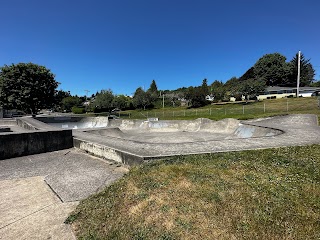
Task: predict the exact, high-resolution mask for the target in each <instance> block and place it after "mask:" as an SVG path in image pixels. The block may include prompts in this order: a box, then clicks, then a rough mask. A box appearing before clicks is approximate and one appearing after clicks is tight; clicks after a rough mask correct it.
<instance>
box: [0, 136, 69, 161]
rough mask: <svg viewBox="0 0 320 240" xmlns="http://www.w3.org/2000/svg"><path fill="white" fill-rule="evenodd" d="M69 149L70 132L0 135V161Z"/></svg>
mask: <svg viewBox="0 0 320 240" xmlns="http://www.w3.org/2000/svg"><path fill="white" fill-rule="evenodd" d="M71 147H73V142H72V131H71V130H56V131H35V132H25V133H3V134H2V135H0V160H3V159H8V158H13V157H20V156H26V155H31V154H37V153H44V152H52V151H57V150H62V149H67V148H71Z"/></svg>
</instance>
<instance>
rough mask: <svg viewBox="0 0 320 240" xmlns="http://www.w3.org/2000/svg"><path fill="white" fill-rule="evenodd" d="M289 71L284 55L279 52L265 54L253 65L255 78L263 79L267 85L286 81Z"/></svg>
mask: <svg viewBox="0 0 320 240" xmlns="http://www.w3.org/2000/svg"><path fill="white" fill-rule="evenodd" d="M289 73H290V67H289V64H288V63H287V62H286V57H285V56H283V55H281V54H280V53H273V54H266V55H264V56H262V57H261V58H260V59H259V60H258V61H257V62H256V64H255V65H254V74H255V79H258V80H264V81H265V83H266V85H267V86H277V85H281V84H282V83H283V82H287V79H288V76H289Z"/></svg>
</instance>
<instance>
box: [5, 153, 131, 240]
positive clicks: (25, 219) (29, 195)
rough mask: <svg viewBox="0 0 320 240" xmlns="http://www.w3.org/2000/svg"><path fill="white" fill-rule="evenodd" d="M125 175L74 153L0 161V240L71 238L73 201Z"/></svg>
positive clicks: (120, 169) (89, 156) (105, 164)
mask: <svg viewBox="0 0 320 240" xmlns="http://www.w3.org/2000/svg"><path fill="white" fill-rule="evenodd" d="M127 171H128V170H127V169H125V168H123V167H121V166H118V165H115V164H113V163H112V162H107V161H103V160H101V159H99V158H96V157H93V156H91V155H88V154H84V153H82V152H81V151H80V150H77V149H74V148H72V149H67V150H62V151H56V152H50V153H43V154H37V155H30V156H25V157H19V158H11V159H8V160H2V161H0V192H1V194H0V239H6V240H7V239H9V240H11V239H12V240H16V239H59V240H60V239H75V237H74V235H73V233H72V231H71V229H70V228H69V226H68V225H66V224H64V221H65V219H66V218H67V216H68V215H69V213H70V212H71V211H72V210H73V209H74V208H75V207H76V206H77V204H78V201H79V200H81V199H84V198H87V197H88V196H89V195H91V194H93V193H96V192H97V191H100V190H101V189H102V188H104V187H105V186H106V185H109V184H111V183H112V182H114V181H116V180H117V179H119V178H121V177H122V176H123V174H125V173H126V172H127Z"/></svg>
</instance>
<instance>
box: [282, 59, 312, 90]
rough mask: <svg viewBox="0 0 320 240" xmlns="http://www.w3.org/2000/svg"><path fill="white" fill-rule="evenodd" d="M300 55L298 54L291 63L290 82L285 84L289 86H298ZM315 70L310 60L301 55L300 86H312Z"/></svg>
mask: <svg viewBox="0 0 320 240" xmlns="http://www.w3.org/2000/svg"><path fill="white" fill-rule="evenodd" d="M298 58H299V57H298V54H296V55H295V56H294V57H293V58H292V60H291V61H290V63H289V66H290V74H289V77H288V81H287V82H286V83H285V85H287V86H296V85H297V75H298ZM314 76H315V70H314V69H313V66H312V64H311V62H310V59H305V57H304V55H303V54H301V57H300V86H301V87H304V86H310V85H311V83H312V82H313V80H314Z"/></svg>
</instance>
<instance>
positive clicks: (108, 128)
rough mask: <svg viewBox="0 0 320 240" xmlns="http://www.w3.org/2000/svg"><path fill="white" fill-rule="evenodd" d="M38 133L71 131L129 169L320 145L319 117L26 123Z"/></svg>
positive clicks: (85, 146) (87, 147)
mask: <svg viewBox="0 0 320 240" xmlns="http://www.w3.org/2000/svg"><path fill="white" fill-rule="evenodd" d="M20 121H21V122H22V123H21V124H20V125H21V126H25V127H27V128H32V129H36V130H35V131H44V130H45V131H61V130H68V131H70V130H72V136H73V146H74V147H76V148H79V149H81V150H83V151H85V152H88V153H90V154H92V155H95V156H98V157H101V158H105V159H109V160H113V161H115V162H118V163H123V164H125V165H135V164H140V163H143V162H146V161H151V160H154V159H159V158H161V159H162V158H167V157H169V158H170V157H172V156H179V155H190V154H205V153H208V154H210V153H215V152H227V151H241V150H250V149H264V148H274V147H283V146H296V145H308V144H319V143H320V128H319V127H318V118H317V116H316V115H310V114H297V115H285V116H276V117H270V118H264V119H256V120H246V121H239V120H236V119H223V120H220V121H213V120H210V119H204V118H199V119H195V120H172V121H167V120H159V121H158V120H157V119H146V120H133V119H108V118H107V117H71V116H68V117H65V116H58V117H37V118H25V117H24V118H21V119H20Z"/></svg>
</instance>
